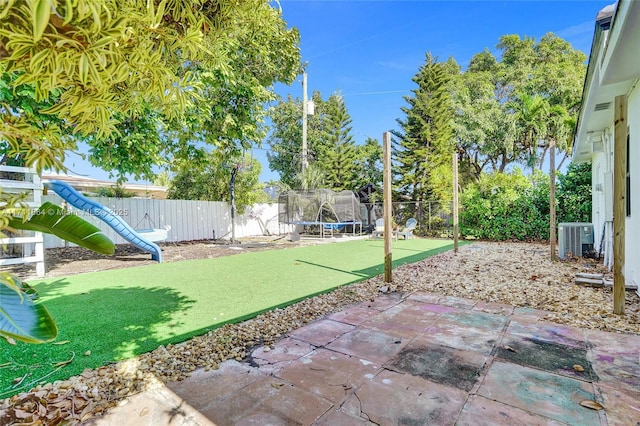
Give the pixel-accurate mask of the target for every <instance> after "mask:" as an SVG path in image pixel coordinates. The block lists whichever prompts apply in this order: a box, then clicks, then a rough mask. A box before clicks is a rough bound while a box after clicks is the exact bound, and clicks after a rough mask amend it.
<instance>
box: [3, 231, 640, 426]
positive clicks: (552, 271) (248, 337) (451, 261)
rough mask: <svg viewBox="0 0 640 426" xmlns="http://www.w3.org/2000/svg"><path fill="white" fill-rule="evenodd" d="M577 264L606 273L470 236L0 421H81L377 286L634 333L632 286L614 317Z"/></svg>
mask: <svg viewBox="0 0 640 426" xmlns="http://www.w3.org/2000/svg"><path fill="white" fill-rule="evenodd" d="M187 258H188V257H187ZM577 272H599V273H605V274H606V273H607V271H606V270H603V268H602V266H601V265H600V264H599V263H598V262H596V261H590V260H583V259H574V260H570V261H564V262H551V260H549V249H548V246H545V245H542V244H530V243H482V242H476V243H473V244H471V245H467V246H463V247H461V248H460V250H459V253H458V254H454V253H453V252H446V253H442V254H439V255H436V256H433V257H431V258H429V259H426V260H423V261H420V262H417V263H414V264H408V265H403V266H401V267H399V268H397V269H395V270H394V273H393V279H394V282H393V284H392V285H390V286H388V285H385V283H384V282H383V277H381V276H378V277H375V278H372V279H369V280H367V281H363V282H360V283H355V284H351V285H349V286H345V287H341V288H339V289H337V290H335V291H333V292H331V293H327V294H323V295H319V296H316V297H313V298H310V299H307V300H304V301H301V302H299V303H296V304H294V305H291V306H289V307H287V308H284V309H277V310H274V311H271V312H267V313H264V314H262V315H259V316H257V317H255V318H253V319H251V320H248V321H244V322H242V323H238V324H232V325H225V326H223V327H221V328H219V329H216V330H214V331H211V332H209V333H207V334H205V335H203V336H198V337H195V338H193V339H191V340H188V341H186V342H183V343H181V344H177V345H168V346H166V347H164V346H161V347H159V348H157V349H156V350H154V351H153V352H150V353H146V354H143V355H141V356H139V357H136V358H134V359H131V360H127V361H123V362H120V363H117V364H113V365H107V366H103V367H100V368H98V369H95V370H86V371H85V372H83V373H82V374H81V375H79V376H75V377H72V378H70V379H68V380H65V381H60V382H55V383H47V384H45V385H42V386H38V387H37V388H35V389H32V390H31V391H29V392H25V393H21V394H18V395H15V396H13V397H11V398H7V399H5V400H0V424H3V425H4V424H20V423H22V424H31V423H34V422H36V423H37V422H38V421H40V422H41V423H43V424H51V425H53V424H60V423H62V422H64V423H65V424H77V423H80V422H84V421H87V420H89V419H91V418H92V417H95V416H99V415H102V414H103V413H105V412H106V411H107V410H109V408H111V407H114V406H116V405H118V404H119V403H121V402H122V401H123V400H124V399H125V398H127V397H128V396H131V395H134V394H136V393H139V392H142V391H144V390H145V389H149V388H153V387H156V386H160V385H161V384H162V382H168V381H178V380H182V379H184V378H185V377H187V376H188V375H189V374H190V373H191V372H192V371H194V370H196V369H198V368H204V369H212V368H217V366H218V365H219V364H220V363H221V362H223V361H225V360H229V359H236V360H239V361H241V360H243V359H245V358H246V357H247V355H248V354H249V353H250V351H251V350H252V349H253V348H255V347H257V346H262V345H271V344H273V343H274V342H275V341H276V340H278V339H279V338H281V337H283V336H285V335H287V333H289V332H291V331H292V330H295V329H296V328H299V327H300V326H302V325H304V324H307V323H309V322H312V321H315V320H317V319H320V318H322V317H324V316H326V315H327V314H329V313H332V312H336V311H339V310H341V309H343V308H344V307H346V306H350V305H353V304H355V303H366V302H368V301H372V300H373V299H374V298H375V297H376V296H377V295H378V294H379V293H380V291H381V290H384V291H391V292H399V293H400V294H401V295H406V294H408V293H411V292H414V291H423V292H432V293H437V294H441V295H445V296H455V297H463V298H469V299H473V300H478V301H485V302H494V303H504V304H510V305H514V306H521V307H522V306H527V307H531V308H535V309H541V310H546V311H549V313H548V314H547V315H546V316H545V317H544V318H543V320H547V321H553V322H557V323H561V324H566V325H570V326H575V327H581V328H588V329H598V330H605V331H614V332H624V333H636V334H640V298H639V297H638V295H637V294H636V292H635V291H633V292H631V291H627V299H626V314H625V315H624V316H619V315H614V314H613V313H612V312H613V295H612V290H611V289H607V288H591V287H583V286H578V285H575V284H574V276H575V273H577Z"/></svg>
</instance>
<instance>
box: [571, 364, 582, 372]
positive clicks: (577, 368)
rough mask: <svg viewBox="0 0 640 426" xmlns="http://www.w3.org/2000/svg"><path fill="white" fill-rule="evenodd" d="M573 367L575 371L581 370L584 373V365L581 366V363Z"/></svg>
mask: <svg viewBox="0 0 640 426" xmlns="http://www.w3.org/2000/svg"><path fill="white" fill-rule="evenodd" d="M573 369H574V371H577V372H579V373H582V372H583V371H584V367H583V366H581V365H580V364H575V365H574V366H573Z"/></svg>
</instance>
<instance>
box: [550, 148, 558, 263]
mask: <svg viewBox="0 0 640 426" xmlns="http://www.w3.org/2000/svg"><path fill="white" fill-rule="evenodd" d="M549 249H550V250H551V261H552V262H554V261H555V260H557V259H556V141H555V140H553V139H552V140H551V144H550V146H549Z"/></svg>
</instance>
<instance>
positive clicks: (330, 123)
mask: <svg viewBox="0 0 640 426" xmlns="http://www.w3.org/2000/svg"><path fill="white" fill-rule="evenodd" d="M325 107H326V108H325V110H326V113H325V117H324V120H323V126H322V128H323V131H322V139H321V140H320V144H319V146H318V152H317V158H316V161H317V164H318V165H319V166H320V168H321V169H323V170H324V173H325V179H324V183H325V184H326V185H327V187H329V188H331V189H333V190H335V191H341V190H344V189H349V190H357V189H358V188H357V187H356V186H357V177H358V176H357V174H356V160H357V157H356V155H357V152H356V145H355V142H354V140H353V135H352V134H351V126H350V124H351V117H350V116H349V112H348V111H347V106H346V105H345V103H344V100H343V99H342V96H340V95H339V94H333V95H331V96H330V97H329V99H328V101H327V102H326V105H325Z"/></svg>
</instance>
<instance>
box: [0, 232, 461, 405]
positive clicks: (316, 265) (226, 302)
mask: <svg viewBox="0 0 640 426" xmlns="http://www.w3.org/2000/svg"><path fill="white" fill-rule="evenodd" d="M451 248H452V243H451V242H450V241H446V240H445V241H443V240H426V239H410V240H408V241H402V240H400V241H394V242H393V252H392V256H393V259H394V262H393V264H394V266H397V265H399V264H403V263H412V262H417V261H419V260H422V259H424V258H427V257H429V256H432V255H434V254H437V253H440V252H442V251H446V250H449V249H451ZM383 272H384V242H383V240H370V239H363V240H356V241H348V242H340V243H331V244H319V245H314V246H307V247H297V248H291V249H282V250H269V251H261V252H253V253H242V254H239V255H236V256H225V257H220V258H215V259H200V260H190V261H184V262H175V263H163V264H155V265H147V266H141V267H134V268H126V269H116V270H110V271H102V272H95V273H88V274H81V275H74V276H70V277H65V278H52V279H48V280H44V281H39V282H36V283H31V284H32V285H33V286H34V287H35V288H36V290H37V291H38V292H39V294H40V301H41V303H44V304H45V305H46V306H47V308H48V309H49V311H50V312H51V314H52V315H53V317H54V318H55V320H56V322H57V323H58V328H59V330H60V332H59V335H58V338H57V339H56V342H66V341H68V343H64V344H57V345H56V344H54V343H55V342H54V343H47V344H43V345H29V344H25V343H20V342H18V344H17V345H15V346H13V345H9V344H8V343H7V342H5V341H4V339H0V349H1V350H2V352H1V353H2V354H1V355H0V398H6V397H8V396H10V395H12V394H15V393H18V392H19V391H21V390H26V389H30V388H31V387H33V386H35V385H37V384H38V383H41V382H52V381H54V380H59V379H65V378H68V377H71V376H73V375H77V374H79V373H81V372H82V371H83V370H84V369H85V368H96V367H99V366H101V365H104V364H107V363H110V362H114V361H118V360H122V359H125V358H130V357H133V356H135V355H137V354H141V353H144V352H149V351H151V350H153V349H155V348H157V347H158V346H160V345H166V344H168V343H176V342H181V341H184V340H186V339H189V338H190V337H193V336H196V335H200V334H204V333H206V332H207V331H209V330H212V329H215V328H217V327H220V326H221V325H223V324H225V323H229V322H239V321H242V320H244V319H247V318H251V317H254V316H256V315H258V314H259V313H262V312H265V311H267V310H270V309H274V308H276V307H282V306H286V305H289V304H292V303H294V302H296V301H299V300H301V299H304V298H307V297H309V296H312V295H316V294H319V293H323V292H327V291H330V290H332V289H335V288H336V287H339V286H343V285H345V284H349V283H353V282H356V281H362V280H364V279H367V278H370V277H373V276H376V275H379V274H381V273H383ZM87 351H91V354H90V355H85V353H86V352H87ZM71 358H73V361H72V362H70V363H69V364H67V365H65V366H64V367H61V368H59V369H58V370H57V371H54V370H56V363H59V362H63V361H67V360H70V359H71ZM51 373H53V374H51ZM25 375H27V376H26V377H25V379H24V380H23V381H22V383H21V384H20V386H14V383H13V380H14V379H16V378H21V377H23V376H25Z"/></svg>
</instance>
